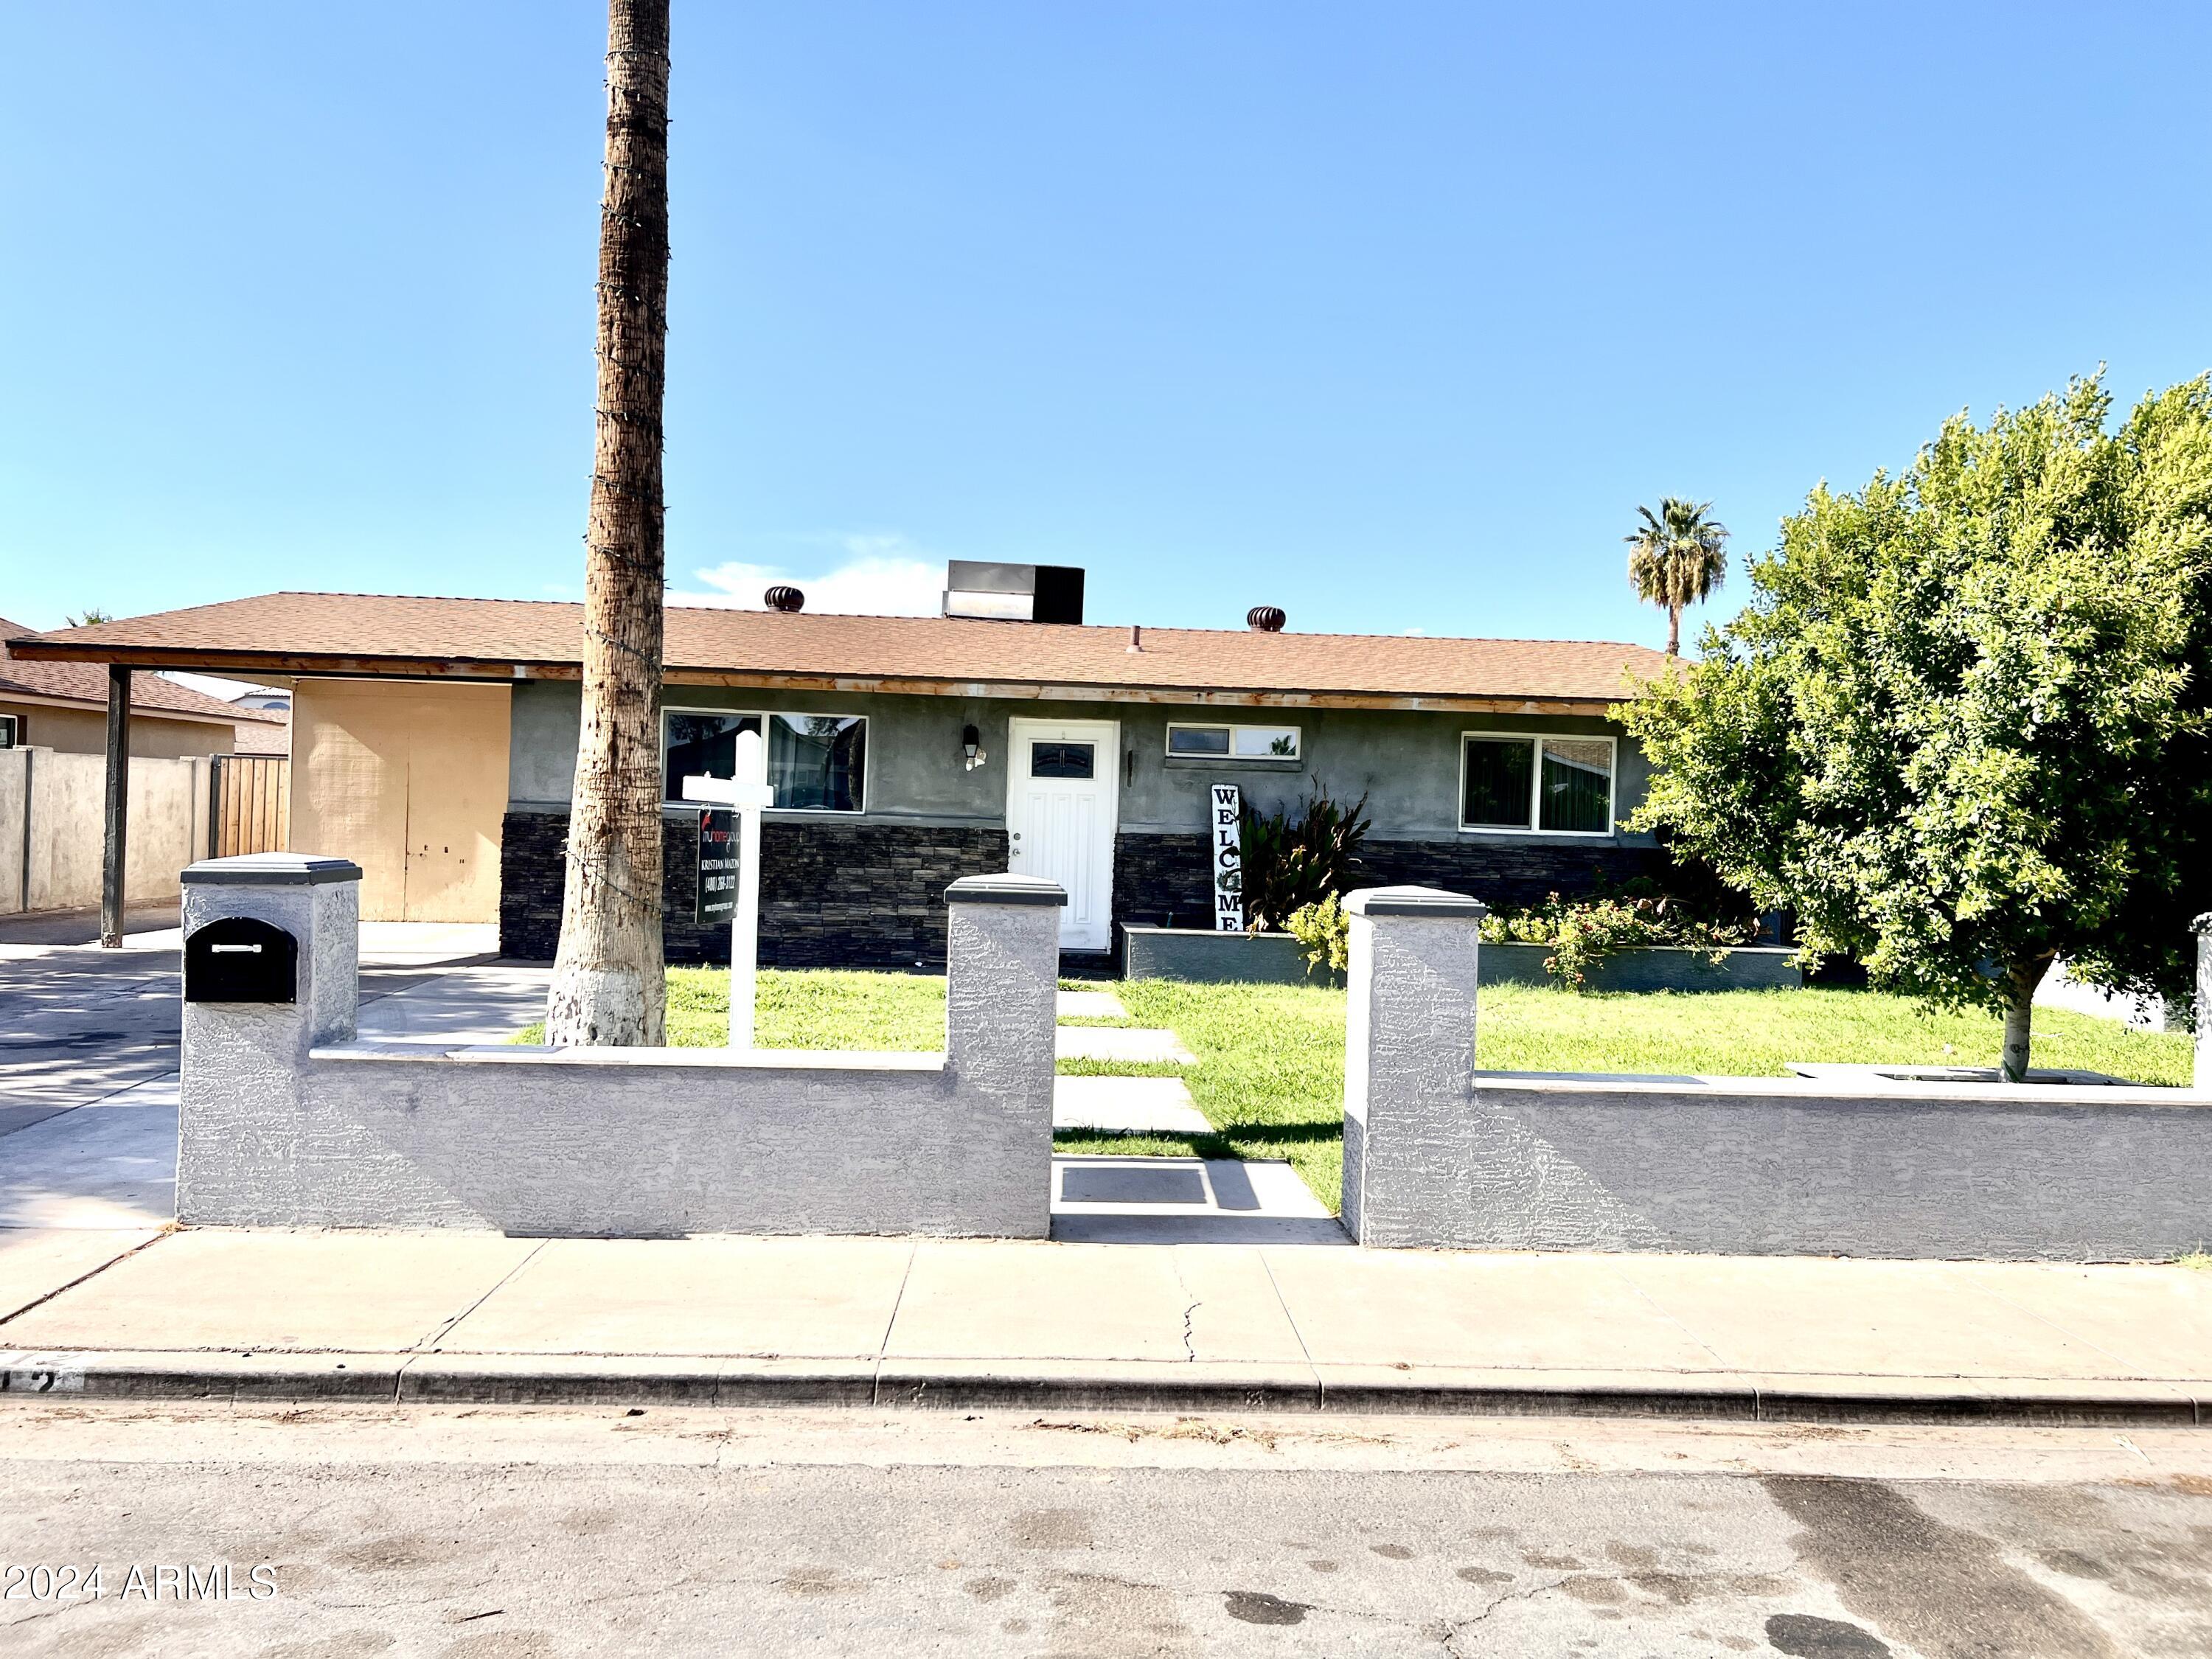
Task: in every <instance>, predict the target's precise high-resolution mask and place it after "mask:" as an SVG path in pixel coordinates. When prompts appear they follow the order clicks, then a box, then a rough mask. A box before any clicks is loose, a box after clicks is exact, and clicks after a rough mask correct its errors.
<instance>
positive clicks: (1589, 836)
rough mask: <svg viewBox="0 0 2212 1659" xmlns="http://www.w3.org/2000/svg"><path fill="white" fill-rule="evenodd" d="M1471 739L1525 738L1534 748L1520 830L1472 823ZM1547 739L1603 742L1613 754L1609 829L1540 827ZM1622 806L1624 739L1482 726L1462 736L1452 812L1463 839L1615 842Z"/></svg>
mask: <svg viewBox="0 0 2212 1659" xmlns="http://www.w3.org/2000/svg"><path fill="white" fill-rule="evenodd" d="M1468 738H1498V739H1504V740H1511V739H1516V738H1518V739H1521V740H1522V741H1525V742H1527V743H1528V744H1531V745H1534V746H1533V747H1532V749H1531V751H1530V753H1529V757H1528V823H1527V825H1526V826H1525V827H1522V828H1519V829H1516V828H1515V827H1513V826H1512V825H1510V824H1498V823H1468V822H1467V821H1466V818H1465V817H1464V814H1465V813H1466V811H1467V743H1468ZM1546 738H1556V739H1558V740H1559V742H1562V743H1601V744H1605V745H1606V747H1607V750H1609V751H1610V752H1609V754H1608V756H1607V761H1606V769H1605V786H1606V787H1605V826H1606V827H1605V828H1604V829H1540V828H1539V827H1538V826H1539V825H1540V824H1541V823H1543V821H1544V751H1543V749H1542V747H1541V744H1543V742H1544V740H1545V739H1546ZM1452 811H1453V816H1454V817H1456V818H1458V819H1459V832H1460V834H1462V836H1547V837H1549V838H1551V839H1553V840H1560V841H1611V840H1613V839H1614V838H1616V837H1617V836H1619V835H1620V823H1619V819H1618V817H1617V816H1616V814H1617V813H1618V812H1619V811H1620V738H1617V737H1614V736H1612V735H1611V734H1609V733H1607V732H1528V731H1523V730H1520V729H1518V728H1513V729H1501V728H1483V727H1478V728H1476V729H1474V730H1472V731H1466V732H1461V733H1460V734H1459V791H1458V794H1457V797H1456V804H1455V805H1454V807H1453V809H1452Z"/></svg>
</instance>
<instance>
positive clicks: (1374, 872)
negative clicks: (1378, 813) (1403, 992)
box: [1114, 832, 1667, 927]
mask: <svg viewBox="0 0 2212 1659" xmlns="http://www.w3.org/2000/svg"><path fill="white" fill-rule="evenodd" d="M1211 856H1212V844H1211V842H1209V841H1208V840H1207V838H1206V836H1180V835H1146V834H1142V833H1127V832H1125V833H1124V834H1122V835H1121V836H1117V837H1116V838H1115V842H1114V919H1115V921H1119V922H1121V923H1122V924H1123V925H1124V926H1129V927H1209V926H1211V925H1212V920H1213V886H1212V880H1211V878H1210V875H1209V871H1210V868H1211V866H1210V863H1209V860H1210V858H1211ZM1666 870H1667V855H1666V854H1665V853H1663V852H1662V851H1661V850H1660V849H1659V848H1656V847H1624V846H1620V845H1618V844H1616V843H1613V842H1588V841H1565V840H1556V841H1555V840H1549V839H1541V838H1534V837H1532V838H1530V839H1528V840H1522V841H1506V840H1499V841H1491V840H1477V839H1474V838H1472V837H1469V838H1467V839H1463V840H1460V841H1382V840H1377V839H1376V838H1375V837H1373V836H1370V837H1369V838H1368V840H1367V842H1366V843H1365V844H1364V847H1363V848H1362V849H1361V857H1360V869H1359V873H1358V878H1357V879H1356V880H1355V882H1354V885H1355V886H1359V887H1400V886H1410V887H1440V888H1443V889H1444V890H1446V891H1449V892H1455V893H1468V894H1471V895H1472V896H1474V897H1476V898H1479V899H1480V900H1481V901H1482V902H1484V903H1486V904H1487V905H1490V906H1491V907H1492V908H1495V909H1501V910H1502V909H1510V908H1517V907H1519V906H1521V905H1524V904H1535V903H1541V902H1542V901H1543V899H1544V898H1545V897H1546V896H1547V895H1548V894H1552V893H1561V894H1564V895H1565V896H1568V897H1570V898H1572V897H1574V896H1577V895H1579V894H1583V893H1588V892H1591V891H1593V890H1595V889H1596V888H1598V887H1600V886H1602V885H1618V884H1620V883H1621V882H1625V881H1628V880H1631V879H1632V878H1635V877H1638V876H1651V877H1654V878H1662V879H1663V878H1664V876H1665V873H1666ZM1171 917H1172V920H1170V918H1171Z"/></svg>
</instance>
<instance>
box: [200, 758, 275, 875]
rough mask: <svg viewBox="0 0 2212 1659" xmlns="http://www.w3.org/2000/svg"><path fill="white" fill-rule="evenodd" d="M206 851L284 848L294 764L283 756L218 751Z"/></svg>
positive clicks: (216, 854)
mask: <svg viewBox="0 0 2212 1659" xmlns="http://www.w3.org/2000/svg"><path fill="white" fill-rule="evenodd" d="M208 787H209V792H210V796H211V799H210V801H209V803H208V807H209V811H208V856H209V857H210V858H211V859H227V858H231V857H234V855H236V854H240V853H281V852H283V851H284V850H285V848H286V845H287V843H288V842H289V841H290V839H291V833H292V763H291V762H290V761H289V759H287V758H286V757H283V755H217V756H215V757H213V764H212V767H211V769H210V779H209V785H208Z"/></svg>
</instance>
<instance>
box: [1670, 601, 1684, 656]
mask: <svg viewBox="0 0 2212 1659" xmlns="http://www.w3.org/2000/svg"><path fill="white" fill-rule="evenodd" d="M1667 654H1668V656H1670V657H1679V656H1680V655H1681V654H1682V607H1681V606H1680V605H1668V607H1667Z"/></svg>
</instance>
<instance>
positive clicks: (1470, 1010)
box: [1344, 887, 1489, 1247]
mask: <svg viewBox="0 0 2212 1659" xmlns="http://www.w3.org/2000/svg"><path fill="white" fill-rule="evenodd" d="M1344 908H1345V913H1346V915H1348V916H1349V917H1350V918H1351V934H1352V938H1351V947H1352V960H1351V966H1350V969H1349V972H1348V974H1347V975H1346V979H1347V989H1348V992H1349V998H1348V1003H1349V1006H1348V1008H1347V1011H1346V1029H1345V1046H1344V1225H1345V1230H1346V1231H1347V1232H1349V1233H1350V1234H1351V1235H1352V1237H1353V1238H1355V1239H1357V1240H1358V1242H1359V1243H1362V1244H1369V1245H1382V1246H1397V1247H1416V1246H1423V1245H1437V1244H1440V1243H1447V1242H1449V1238H1450V1237H1451V1235H1452V1234H1453V1232H1454V1231H1455V1230H1458V1229H1461V1228H1463V1227H1464V1226H1465V1225H1466V1218H1467V1217H1468V1213H1469V1209H1470V1206H1471V1205H1472V1203H1473V1201H1474V1185H1475V1181H1474V1176H1475V1170H1474V1164H1475V1158H1476V1145H1477V1139H1478V1137H1477V1134H1476V1125H1475V1098H1474V1021H1475V978H1476V957H1477V954H1478V952H1479V951H1480V945H1481V928H1482V919H1483V917H1484V916H1485V915H1487V914H1489V912H1488V909H1487V908H1486V906H1485V905H1483V904H1482V903H1481V902H1480V901H1479V900H1476V899H1472V898H1469V897H1467V896H1465V895H1463V894H1459V893H1447V892H1444V891H1442V890H1439V889H1437V888H1433V887H1376V888H1370V889H1368V890H1365V891H1364V892H1358V893H1354V894H1352V896H1351V897H1349V898H1348V899H1346V901H1345V904H1344Z"/></svg>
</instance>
